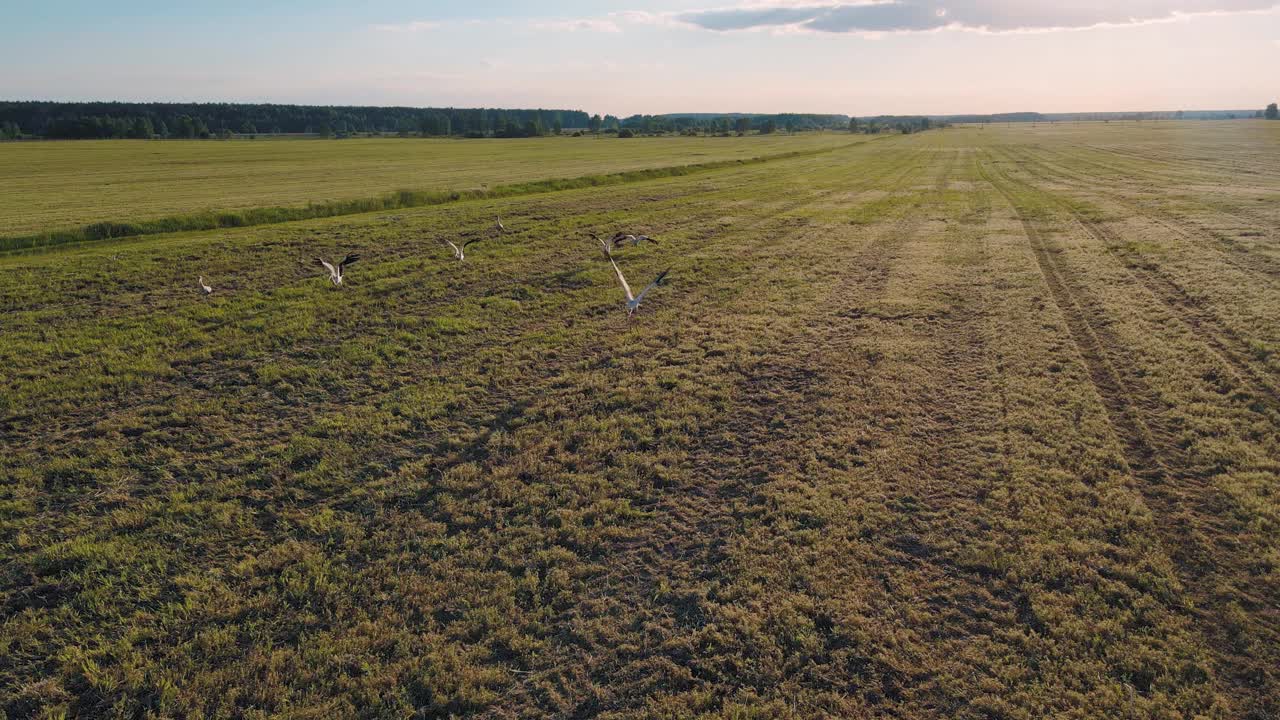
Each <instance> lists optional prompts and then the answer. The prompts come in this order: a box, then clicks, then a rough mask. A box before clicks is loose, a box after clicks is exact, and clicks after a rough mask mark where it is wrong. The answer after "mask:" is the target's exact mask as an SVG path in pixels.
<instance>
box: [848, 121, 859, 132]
mask: <svg viewBox="0 0 1280 720" xmlns="http://www.w3.org/2000/svg"><path fill="white" fill-rule="evenodd" d="M849 132H851V133H856V132H858V118H856V117H851V118H849Z"/></svg>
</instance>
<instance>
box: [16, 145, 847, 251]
mask: <svg viewBox="0 0 1280 720" xmlns="http://www.w3.org/2000/svg"><path fill="white" fill-rule="evenodd" d="M858 144H861V143H850V144H848V145H838V146H836V147H831V148H820V149H815V150H799V151H795V152H788V153H779V154H775V155H761V156H757V157H753V158H746V159H735V160H716V161H713V162H706V163H694V164H690V165H673V166H668V167H657V168H648V169H645V170H628V171H624V172H616V173H606V174H599V175H584V176H581V177H575V178H553V179H549V180H534V181H530V182H523V183H511V184H506V185H496V186H494V187H491V188H470V189H466V190H448V189H442V190H397V191H395V192H392V193H387V194H384V195H381V196H378V197H372V198H356V199H350V200H331V201H327V202H320V203H308V204H307V205H305V206H301V207H265V208H251V209H248V210H238V211H213V210H210V211H204V212H198V213H188V214H184V215H169V216H166V217H160V218H156V219H153V220H136V221H128V220H125V221H115V220H108V221H100V222H95V223H90V224H88V225H84V226H81V227H78V228H70V229H65V230H50V231H47V232H42V233H35V234H28V235H16V236H9V237H0V252H10V251H18V250H33V249H47V248H52V247H58V246H62V245H68V244H72V243H86V242H94V241H99V240H111V239H120V238H130V237H138V236H142V235H160V234H164V233H175V232H186V231H193V230H217V229H219V228H236V227H249V226H252V225H269V224H273V223H285V222H294V221H297V220H311V219H314V218H326V217H335V216H338V215H355V214H359V213H367V212H382V211H387V210H402V209H405V208H414V207H423V206H427V205H444V204H447V203H453V202H460V201H464V200H484V199H489V198H502V197H516V196H522V195H535V194H539V193H547V192H556V191H560V190H576V189H579V188H588V187H600V186H607V185H622V184H626V183H634V182H641V181H644V180H655V179H658V178H667V177H678V176H684V175H694V174H698V173H705V172H712V171H715V170H722V169H725V168H730V167H742V166H746V165H757V164H760V163H766V162H773V161H776V160H790V159H794V158H800V157H808V156H812V155H820V154H823V153H828V152H833V151H835V150H840V149H844V148H848V147H851V146H852V145H858Z"/></svg>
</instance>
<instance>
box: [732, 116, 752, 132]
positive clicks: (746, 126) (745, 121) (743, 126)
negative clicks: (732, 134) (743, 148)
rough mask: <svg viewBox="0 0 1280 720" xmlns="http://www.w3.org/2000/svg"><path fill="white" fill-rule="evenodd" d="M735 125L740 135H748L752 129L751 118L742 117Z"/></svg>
mask: <svg viewBox="0 0 1280 720" xmlns="http://www.w3.org/2000/svg"><path fill="white" fill-rule="evenodd" d="M733 127H734V130H736V131H737V132H738V134H739V135H746V134H747V133H748V132H750V131H751V118H744V117H740V118H738V119H737V121H736V122H734V124H733Z"/></svg>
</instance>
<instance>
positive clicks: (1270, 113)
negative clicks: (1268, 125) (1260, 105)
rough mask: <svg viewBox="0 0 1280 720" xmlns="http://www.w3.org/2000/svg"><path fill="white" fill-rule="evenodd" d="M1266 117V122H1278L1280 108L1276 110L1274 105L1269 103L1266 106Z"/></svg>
mask: <svg viewBox="0 0 1280 720" xmlns="http://www.w3.org/2000/svg"><path fill="white" fill-rule="evenodd" d="M1266 117H1267V119H1268V120H1280V108H1277V107H1276V104H1275V103H1271V104H1270V105H1268V106H1267V112H1266Z"/></svg>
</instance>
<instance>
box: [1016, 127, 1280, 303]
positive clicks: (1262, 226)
mask: <svg viewBox="0 0 1280 720" xmlns="http://www.w3.org/2000/svg"><path fill="white" fill-rule="evenodd" d="M1005 150H1006V152H1008V153H1010V154H1011V155H1013V156H1015V157H1019V156H1020V157H1021V158H1022V159H1023V163H1021V165H1022V167H1024V168H1029V167H1031V166H1032V165H1034V167H1036V168H1041V169H1043V170H1044V171H1049V172H1053V173H1055V174H1056V175H1057V176H1058V177H1059V178H1060V179H1062V180H1067V181H1069V182H1070V183H1071V184H1073V185H1074V186H1075V187H1076V188H1077V189H1080V190H1092V191H1096V186H1097V183H1096V181H1091V179H1090V178H1088V177H1085V176H1082V175H1080V174H1079V173H1076V172H1074V171H1072V170H1068V169H1067V168H1065V167H1063V166H1062V165H1061V164H1058V163H1057V162H1053V163H1050V162H1049V161H1047V160H1046V159H1045V158H1043V157H1040V156H1038V155H1036V154H1034V153H1032V152H1031V151H1030V150H1027V149H1022V150H1015V149H1013V148H1005ZM1076 159H1077V160H1083V161H1084V162H1086V163H1090V164H1093V165H1095V166H1098V167H1103V168H1107V169H1111V168H1110V167H1109V166H1107V165H1105V164H1102V163H1099V162H1097V161H1093V160H1088V159H1083V158H1076ZM1028 172H1031V173H1032V174H1033V175H1037V176H1038V177H1040V178H1042V179H1046V180H1048V179H1050V178H1047V177H1045V175H1044V172H1036V171H1035V170H1031V169H1028ZM1122 174H1124V175H1127V176H1129V177H1139V176H1137V175H1134V174H1133V173H1127V172H1123V173H1122ZM1108 197H1109V199H1110V200H1111V201H1113V202H1115V203H1116V204H1117V205H1120V206H1121V207H1122V208H1124V209H1125V210H1128V211H1129V212H1131V213H1133V214H1134V215H1138V216H1141V217H1144V218H1146V219H1148V220H1149V221H1151V222H1152V223H1154V224H1155V225H1158V226H1160V227H1162V228H1164V229H1166V230H1168V231H1170V232H1172V233H1174V234H1175V235H1177V236H1178V237H1181V238H1183V239H1184V240H1188V241H1192V242H1194V241H1195V240H1196V239H1198V238H1203V239H1209V240H1212V241H1213V242H1215V243H1216V244H1217V245H1219V246H1220V247H1221V248H1222V250H1223V255H1222V257H1223V259H1224V260H1225V261H1226V262H1227V263H1228V264H1229V265H1232V266H1233V267H1236V268H1237V269H1239V270H1242V271H1244V272H1247V273H1250V274H1255V275H1258V276H1261V277H1262V278H1265V279H1266V280H1268V281H1270V282H1273V283H1274V282H1276V281H1277V280H1278V279H1280V262H1278V261H1276V260H1273V259H1272V258H1270V257H1267V256H1265V255H1260V254H1258V253H1257V252H1255V251H1253V250H1252V249H1251V248H1249V247H1248V246H1247V245H1245V244H1244V243H1241V242H1240V241H1239V240H1236V239H1235V238H1232V237H1230V236H1229V235H1227V234H1226V233H1223V232H1221V231H1219V230H1215V229H1213V228H1207V227H1204V226H1203V225H1201V224H1199V223H1197V222H1195V221H1193V220H1188V219H1186V218H1181V217H1178V216H1176V215H1173V214H1171V213H1168V212H1163V211H1160V210H1155V209H1153V208H1150V207H1146V206H1143V205H1142V204H1141V203H1138V202H1136V201H1133V200H1130V199H1127V198H1125V197H1124V196H1122V195H1120V194H1119V193H1113V194H1111V195H1109V196H1108ZM1206 207H1207V206H1206ZM1212 209H1214V210H1215V211H1216V212H1219V213H1222V214H1224V215H1226V216H1228V217H1231V218H1233V219H1236V220H1243V221H1245V222H1246V223H1247V224H1250V225H1251V226H1252V227H1253V228H1255V229H1258V230H1265V231H1267V232H1271V228H1272V227H1273V226H1274V221H1273V220H1269V219H1267V218H1262V217H1257V216H1254V215H1252V214H1250V213H1248V212H1247V211H1244V210H1240V209H1237V210H1235V211H1226V210H1222V209H1221V208H1212Z"/></svg>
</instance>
